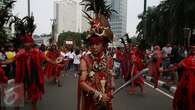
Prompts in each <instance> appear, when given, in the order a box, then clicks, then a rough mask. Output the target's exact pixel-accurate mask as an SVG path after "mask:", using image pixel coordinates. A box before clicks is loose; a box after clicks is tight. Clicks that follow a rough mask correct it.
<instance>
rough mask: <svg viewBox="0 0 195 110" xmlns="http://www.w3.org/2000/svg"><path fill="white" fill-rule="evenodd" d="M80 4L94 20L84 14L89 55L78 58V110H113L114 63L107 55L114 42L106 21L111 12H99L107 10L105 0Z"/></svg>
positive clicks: (84, 0)
mask: <svg viewBox="0 0 195 110" xmlns="http://www.w3.org/2000/svg"><path fill="white" fill-rule="evenodd" d="M82 4H84V5H86V10H89V11H90V12H91V11H93V12H94V15H95V18H92V17H90V16H89V15H88V14H87V13H85V14H87V18H88V19H89V21H90V23H91V29H90V32H89V33H88V36H87V40H88V42H89V45H90V49H91V52H92V53H91V54H89V55H85V56H83V57H81V62H80V77H79V84H78V85H79V87H78V110H112V103H111V98H112V90H113V82H114V81H113V80H114V75H113V73H112V65H113V64H112V63H113V61H112V59H110V57H109V56H107V55H106V49H107V46H108V42H109V41H112V39H113V33H112V31H111V30H110V26H109V22H108V18H109V17H110V15H111V10H109V9H108V10H104V9H102V7H104V8H105V7H107V3H106V2H105V1H104V0H93V1H91V0H89V1H86V0H83V2H82ZM100 4H101V6H100ZM88 7H91V8H90V9H89V8H88ZM92 7H93V8H92ZM93 9H94V10H93Z"/></svg>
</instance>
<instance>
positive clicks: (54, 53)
mask: <svg viewBox="0 0 195 110" xmlns="http://www.w3.org/2000/svg"><path fill="white" fill-rule="evenodd" d="M51 48H52V47H51ZM46 56H47V57H48V58H50V59H52V60H56V59H57V58H58V57H59V56H60V52H59V51H58V50H57V49H50V50H49V51H48V52H47V54H46ZM45 75H46V76H47V78H48V79H51V77H54V78H56V76H59V73H58V72H57V65H55V64H52V63H49V62H48V63H47V64H46V66H45Z"/></svg>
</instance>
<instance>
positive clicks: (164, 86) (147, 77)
mask: <svg viewBox="0 0 195 110" xmlns="http://www.w3.org/2000/svg"><path fill="white" fill-rule="evenodd" d="M144 78H145V80H146V81H149V82H152V80H153V78H152V77H151V76H144ZM158 86H159V87H161V88H163V89H166V90H167V91H169V92H170V93H172V94H175V91H176V86H169V85H167V84H166V82H164V81H161V80H159V81H158Z"/></svg>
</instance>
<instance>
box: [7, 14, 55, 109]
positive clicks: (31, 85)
mask: <svg viewBox="0 0 195 110" xmlns="http://www.w3.org/2000/svg"><path fill="white" fill-rule="evenodd" d="M18 22H20V24H17V23H18ZM21 24H23V25H21ZM15 25H18V26H15V27H16V29H15V30H17V32H18V34H17V36H16V37H17V38H18V40H20V42H21V43H22V44H23V46H22V48H21V49H19V51H18V52H17V54H16V56H15V57H14V58H13V59H12V60H9V61H5V62H6V63H10V62H13V61H15V62H16V75H15V83H16V84H21V83H22V84H24V92H25V96H26V95H27V98H28V99H29V100H30V101H31V103H32V110H37V106H36V105H37V101H38V100H39V99H41V96H42V95H43V93H44V74H43V69H42V67H41V62H42V61H43V60H46V61H48V62H50V63H53V64H56V62H55V61H53V60H51V59H49V58H48V57H46V56H45V54H44V53H42V52H41V51H40V50H39V49H38V48H34V41H33V39H32V33H33V31H34V29H35V25H34V17H33V16H31V17H25V18H23V19H22V20H21V21H17V22H16V24H15ZM21 26H24V27H21ZM15 109H16V110H19V107H16V108H15Z"/></svg>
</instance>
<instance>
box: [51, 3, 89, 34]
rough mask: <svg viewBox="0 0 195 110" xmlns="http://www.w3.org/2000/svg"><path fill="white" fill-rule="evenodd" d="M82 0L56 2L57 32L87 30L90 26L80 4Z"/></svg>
mask: <svg viewBox="0 0 195 110" xmlns="http://www.w3.org/2000/svg"><path fill="white" fill-rule="evenodd" d="M80 2H81V0H62V1H55V2H54V19H55V20H56V31H57V32H56V33H57V35H59V34H60V33H62V32H67V31H71V32H85V31H87V29H88V28H89V24H88V22H87V20H86V19H85V18H84V17H83V13H82V9H83V7H82V6H81V5H80Z"/></svg>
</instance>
